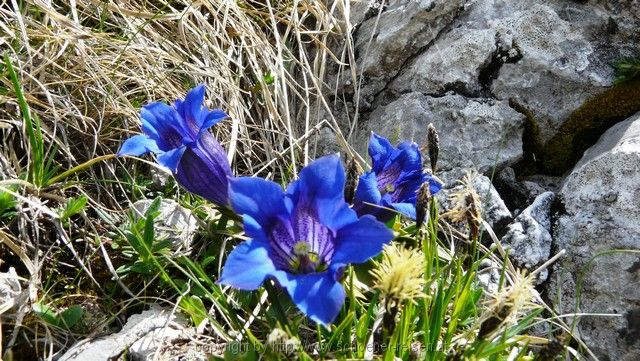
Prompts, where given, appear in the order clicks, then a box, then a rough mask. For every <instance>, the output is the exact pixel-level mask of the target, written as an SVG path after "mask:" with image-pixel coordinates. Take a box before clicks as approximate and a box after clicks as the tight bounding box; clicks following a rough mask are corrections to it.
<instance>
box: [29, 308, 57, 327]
mask: <svg viewBox="0 0 640 361" xmlns="http://www.w3.org/2000/svg"><path fill="white" fill-rule="evenodd" d="M32 307H33V312H35V313H36V315H38V317H40V318H41V319H42V320H44V321H45V322H46V323H48V324H50V325H52V326H56V327H60V319H59V318H58V316H57V315H56V313H55V311H54V310H53V308H51V307H49V306H47V305H43V304H42V303H34V304H33V306H32Z"/></svg>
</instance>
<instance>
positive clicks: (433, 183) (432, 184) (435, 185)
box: [423, 174, 443, 194]
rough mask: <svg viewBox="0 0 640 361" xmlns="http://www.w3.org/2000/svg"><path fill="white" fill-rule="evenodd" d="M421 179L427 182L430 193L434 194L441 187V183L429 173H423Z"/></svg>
mask: <svg viewBox="0 0 640 361" xmlns="http://www.w3.org/2000/svg"><path fill="white" fill-rule="evenodd" d="M423 179H424V181H425V182H429V191H430V192H431V194H436V193H438V192H440V190H441V189H442V186H443V184H442V183H441V182H440V181H439V180H437V179H436V178H435V177H433V176H431V175H429V174H424V175H423Z"/></svg>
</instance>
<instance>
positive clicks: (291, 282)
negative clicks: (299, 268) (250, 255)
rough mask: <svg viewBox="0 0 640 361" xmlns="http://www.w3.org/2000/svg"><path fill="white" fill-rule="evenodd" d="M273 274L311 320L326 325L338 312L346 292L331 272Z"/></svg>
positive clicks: (280, 272)
mask: <svg viewBox="0 0 640 361" xmlns="http://www.w3.org/2000/svg"><path fill="white" fill-rule="evenodd" d="M274 276H275V278H276V279H277V280H278V282H279V283H280V285H281V286H282V287H284V288H285V289H286V290H287V293H289V296H291V300H292V301H293V302H294V303H295V304H296V306H297V307H298V308H299V309H300V311H302V312H303V313H304V314H306V315H307V316H308V317H309V318H310V319H312V320H313V321H315V322H317V323H320V324H322V325H325V326H326V325H328V324H330V323H332V322H333V321H334V320H335V319H336V317H337V316H338V314H339V313H340V309H341V308H342V305H343V304H344V299H345V296H346V294H345V291H344V288H343V287H342V285H341V284H340V283H339V282H337V281H336V280H335V278H336V277H334V275H333V272H330V271H328V272H322V273H309V274H298V275H294V274H290V273H286V272H282V271H279V272H275V273H274Z"/></svg>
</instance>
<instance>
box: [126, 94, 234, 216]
mask: <svg viewBox="0 0 640 361" xmlns="http://www.w3.org/2000/svg"><path fill="white" fill-rule="evenodd" d="M204 91H205V89H204V85H198V86H196V87H195V88H193V89H191V90H190V91H189V92H188V93H187V95H186V96H185V98H184V100H181V99H178V100H176V102H175V103H174V104H173V106H169V105H167V104H164V103H161V102H154V103H151V104H149V105H146V106H144V107H142V110H141V111H140V118H141V119H142V132H143V133H144V134H140V135H135V136H133V137H131V138H129V139H127V140H126V141H125V142H124V143H123V144H122V147H121V148H120V151H119V152H118V155H119V156H122V155H133V156H139V155H142V154H145V153H148V152H152V153H155V154H156V155H157V159H158V163H160V164H161V165H162V166H164V167H166V168H168V169H169V170H170V171H171V172H172V173H173V174H174V176H175V177H176V180H177V181H178V183H179V184H181V185H182V186H183V187H185V188H186V189H187V190H188V191H190V192H192V193H195V194H197V195H200V196H202V197H204V198H206V199H208V200H210V201H212V202H214V203H217V204H219V205H226V204H227V203H228V188H229V187H228V182H227V178H228V177H230V176H231V175H232V174H231V167H230V166H229V161H228V160H227V154H226V152H225V151H224V149H223V148H222V146H221V145H220V143H218V142H217V141H216V139H215V138H214V137H213V135H212V134H211V133H210V132H209V128H211V127H212V126H213V125H215V124H216V123H218V122H219V121H221V120H223V119H225V118H227V117H228V115H227V114H226V113H225V112H223V111H222V110H220V109H214V110H209V109H207V108H206V107H204V106H203V102H204Z"/></svg>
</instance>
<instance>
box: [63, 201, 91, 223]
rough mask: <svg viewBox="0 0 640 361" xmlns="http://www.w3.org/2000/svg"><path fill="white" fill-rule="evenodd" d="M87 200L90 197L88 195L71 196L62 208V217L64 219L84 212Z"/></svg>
mask: <svg viewBox="0 0 640 361" xmlns="http://www.w3.org/2000/svg"><path fill="white" fill-rule="evenodd" d="M87 201H88V198H87V197H86V196H80V197H78V198H69V200H67V205H66V206H65V207H64V209H63V210H62V215H61V217H60V218H62V220H67V219H69V218H70V217H71V216H75V215H76V214H78V213H80V212H82V210H83V209H84V207H85V206H86V205H87Z"/></svg>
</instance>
